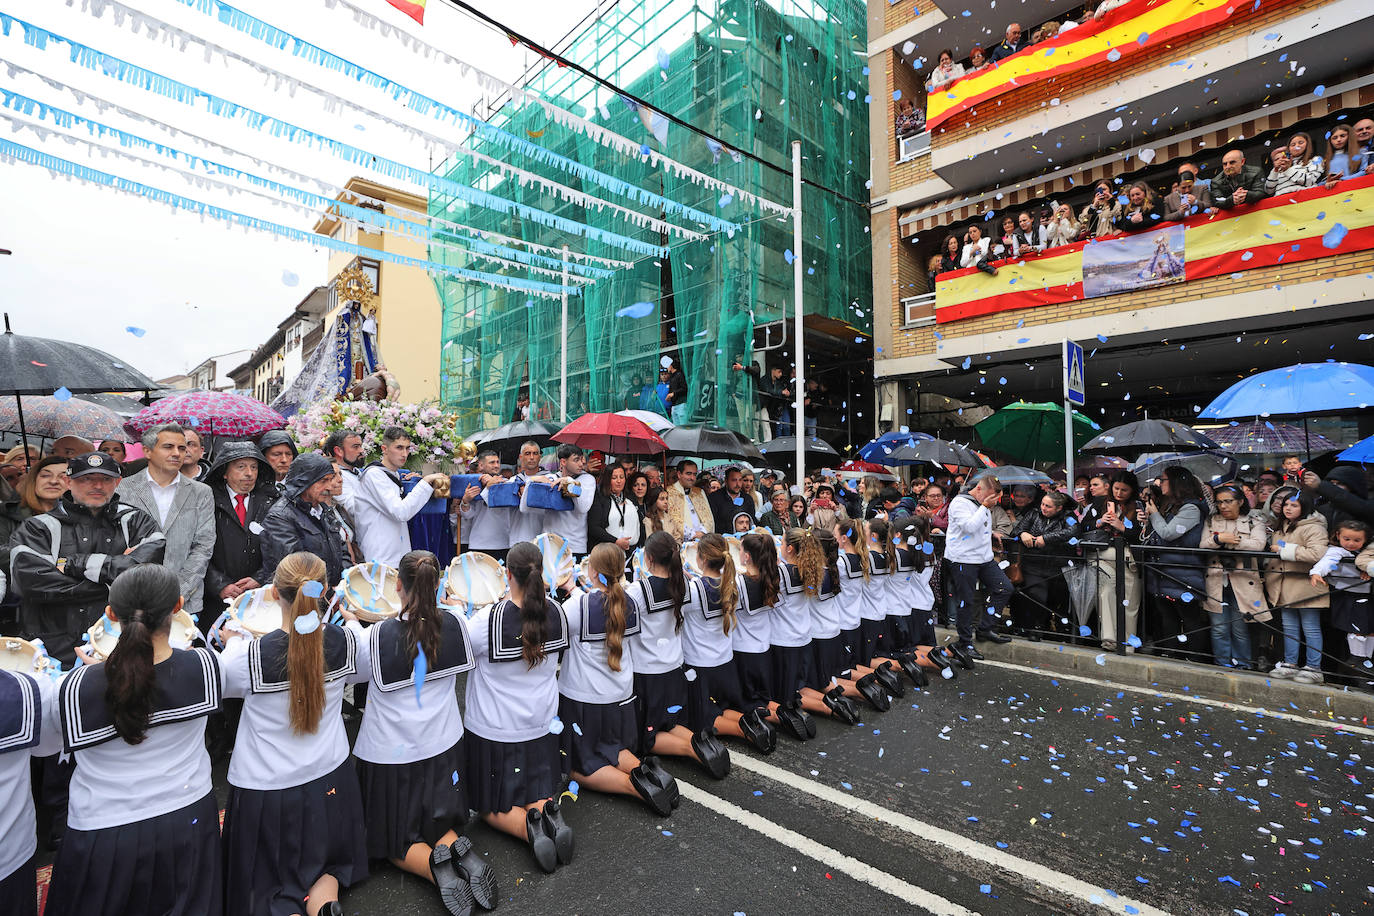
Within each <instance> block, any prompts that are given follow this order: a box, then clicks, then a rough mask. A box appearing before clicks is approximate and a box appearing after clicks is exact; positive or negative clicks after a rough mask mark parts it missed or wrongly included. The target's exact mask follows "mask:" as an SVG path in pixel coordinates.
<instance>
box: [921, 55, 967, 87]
mask: <svg viewBox="0 0 1374 916" xmlns="http://www.w3.org/2000/svg"><path fill="white" fill-rule="evenodd" d="M963 75H964V65H963V64H956V63H955V62H954V52H953V51H951V50H950V49H949V48H945V49H944V50H942V51H941V52H940V53H939V54H938V55H936V60H935V69H933V70H931V71H930V78H929V79H927V80H926V92H934V91H935V90H936V89H939V88H940V87H941V86H944V85H947V84H949V83H952V82H954V81H955V80H957V79H959V78H960V77H961V76H963Z"/></svg>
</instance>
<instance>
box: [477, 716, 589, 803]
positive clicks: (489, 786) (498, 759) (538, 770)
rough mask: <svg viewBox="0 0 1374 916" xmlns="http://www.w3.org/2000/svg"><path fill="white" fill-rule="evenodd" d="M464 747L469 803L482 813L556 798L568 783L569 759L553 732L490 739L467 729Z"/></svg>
mask: <svg viewBox="0 0 1374 916" xmlns="http://www.w3.org/2000/svg"><path fill="white" fill-rule="evenodd" d="M568 727H569V728H570V727H571V726H568ZM463 748H464V752H465V756H466V757H467V778H468V802H469V804H471V805H472V807H473V810H475V811H477V812H479V813H481V814H501V813H502V812H505V811H509V810H511V809H512V808H519V807H523V806H525V805H531V804H534V803H535V802H537V801H543V800H544V799H546V798H556V797H557V796H558V795H559V794H560V793H561V792H562V791H563V787H564V786H565V785H567V776H568V771H567V759H568V758H566V757H564V756H563V754H562V751H561V748H560V747H559V740H558V735H555V734H554V733H553V732H549V733H548V734H545V735H540V736H539V737H538V738H531V739H530V740H529V741H493V740H491V739H490V738H483V737H482V736H481V735H478V734H476V733H474V732H472V731H468V732H467V733H466V734H464V735H463Z"/></svg>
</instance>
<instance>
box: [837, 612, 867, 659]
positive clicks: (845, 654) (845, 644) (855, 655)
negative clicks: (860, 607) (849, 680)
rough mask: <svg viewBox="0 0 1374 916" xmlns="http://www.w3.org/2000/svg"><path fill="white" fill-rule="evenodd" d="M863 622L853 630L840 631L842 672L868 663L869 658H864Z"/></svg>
mask: <svg viewBox="0 0 1374 916" xmlns="http://www.w3.org/2000/svg"><path fill="white" fill-rule="evenodd" d="M862 629H863V622H862V621H860V625H859V626H857V627H855V628H854V629H852V630H841V631H840V663H841V665H842V666H843V667H842V668H841V669H840V670H841V671H848V670H850V669H851V668H853V667H854V666H855V665H863V664H867V663H868V657H867V656H864V654H863V651H864V647H863V641H864V640H863V632H862Z"/></svg>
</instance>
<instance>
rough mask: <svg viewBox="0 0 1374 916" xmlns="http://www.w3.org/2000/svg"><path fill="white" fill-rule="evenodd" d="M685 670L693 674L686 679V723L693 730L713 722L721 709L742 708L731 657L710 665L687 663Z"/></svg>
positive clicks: (733, 661)
mask: <svg viewBox="0 0 1374 916" xmlns="http://www.w3.org/2000/svg"><path fill="white" fill-rule="evenodd" d="M687 671H688V672H694V673H695V677H689V678H688V679H687V723H688V727H690V728H691V729H692V731H694V732H699V731H701V730H702V729H703V728H706V727H707V726H708V725H714V724H715V721H716V717H717V716H719V715H720V713H721V710H724V709H741V708H743V706H744V698H743V697H742V696H741V695H740V690H739V675H738V674H736V673H735V660H734V659H731V660H730V661H728V662H726V663H725V664H723V665H716V666H715V667H713V668H705V667H703V666H701V665H688V666H687Z"/></svg>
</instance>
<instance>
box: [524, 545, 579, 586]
mask: <svg viewBox="0 0 1374 916" xmlns="http://www.w3.org/2000/svg"><path fill="white" fill-rule="evenodd" d="M534 546H535V547H538V548H539V552H540V553H541V554H543V555H544V585H545V586H546V587H547V588H548V589H549V590H550V591H553V590H554V589H556V588H563V587H564V586H566V585H567V584H568V583H569V582H570V581H572V578H573V575H574V574H575V573H576V571H577V570H576V569H575V567H574V564H573V555H572V551H571V550H569V549H568V545H567V542H566V541H564V540H563V536H562V535H560V534H548V533H545V534H541V535H539V536H537V537H536V538H535V539H534Z"/></svg>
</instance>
